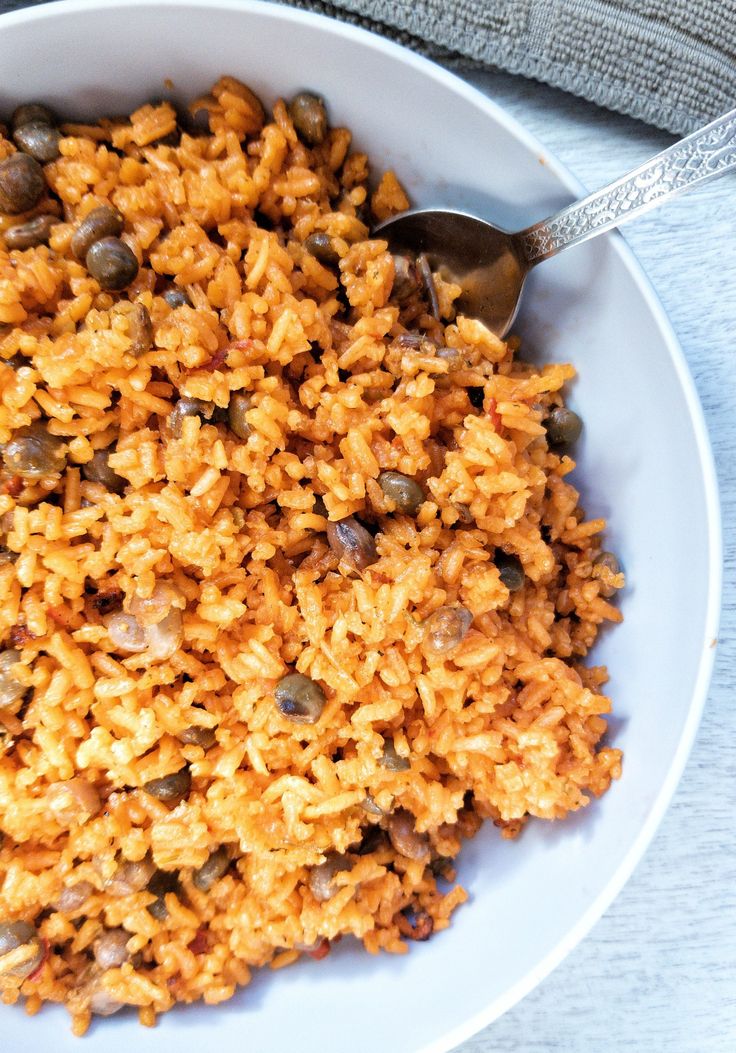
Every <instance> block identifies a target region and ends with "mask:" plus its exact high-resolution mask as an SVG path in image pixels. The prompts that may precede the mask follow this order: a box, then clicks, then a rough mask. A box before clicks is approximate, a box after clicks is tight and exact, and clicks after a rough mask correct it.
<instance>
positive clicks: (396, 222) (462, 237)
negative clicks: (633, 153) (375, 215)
mask: <svg viewBox="0 0 736 1053" xmlns="http://www.w3.org/2000/svg"><path fill="white" fill-rule="evenodd" d="M735 167H736V109H734V110H731V111H730V112H729V113H726V114H724V115H723V116H722V117H718V118H717V119H716V120H715V121H712V122H711V124H707V125H706V126H705V127H704V128H701V129H700V131H697V132H693V133H692V135H688V136H687V137H686V138H685V139H681V140H680V142H678V143H675V144H674V146H670V147H669V148H668V149H667V150H663V151H662V152H661V153H659V154H656V155H655V156H654V157H652V158H651V160H649V161H647V162H645V163H644V164H643V165H641V166H640V167H639V168H635V169H634V171H633V172H630V173H629V174H628V175H625V176H623V177H622V178H621V179H618V180H616V182H615V183H611V184H610V185H609V186H606V187H603V189H602V190H597V191H596V192H595V193H593V194H591V195H590V196H589V197H586V198H583V199H582V201H576V202H575V203H574V204H572V205H568V207H567V208H563V209H562V211H561V212H557V213H555V215H554V216H550V217H549V219H544V220H542V221H541V222H540V223H535V224H534V225H533V226H531V227H527V228H526V230H520V231H519V232H518V233H517V234H511V233H509V231H506V230H502V229H501V228H500V227H496V226H494V225H493V224H492V223H489V222H487V221H486V220H483V219H478V218H477V216H469V215H466V214H465V213H463V212H451V211H449V210H444V209H442V210H440V209H413V210H412V211H409V212H403V213H402V214H401V215H399V216H396V217H395V218H393V219H390V220H388V221H386V222H385V223H382V224H381V225H380V226H378V227H377V228H376V233H377V234H380V236H381V237H382V238H386V239H387V240H388V243H389V246H390V248H391V251H392V252H395V253H406V254H407V255H409V256H413V257H418V256H419V257H420V256H422V255H424V256H425V257H426V260H427V262H428V263H429V266H430V267H431V269H432V270H433V271H436V272H438V273H439V274H440V276H441V277H443V278H445V279H447V280H450V281H454V282H457V283H458V284H459V285H461V286H462V290H463V291H462V294H461V296H460V298H459V299H458V300H457V301H456V303H457V307H458V309H459V311H461V312H462V313H463V314H467V315H470V316H471V317H473V318H480V319H481V320H482V321H483V322H485V324H486V325H487V326H488V327H489V329H491V330H492V331H493V332H494V333H497V334H498V335H499V336H504V335H505V334H506V333H507V332H508V330H509V327H510V326H511V324H512V323H513V321H514V318H515V317H516V312H517V310H518V308H519V299H520V297H521V291H522V289H523V286H524V281H525V279H526V276H527V274H528V273H529V271H530V270H531V269H532V267H535V266H536V265H537V264H538V263H541V262H542V260H547V259H549V258H550V256H556V255H557V253H558V252H562V251H563V249H567V248H569V247H570V246H571V245H577V244H578V243H579V242H581V241H587V240H588V238H594V237H596V235H598V234H602V233H603V232H604V231H606V230H610V229H611V227H616V226H618V225H619V224H620V223H623V222H624V221H626V220H629V219H633V218H634V217H635V216H640V215H641V214H642V213H643V212H647V211H648V210H649V209H650V208H654V207H655V206H656V205H660V204H661V203H662V202H663V201H668V200H669V199H670V198H672V197H674V196H675V195H676V194H681V193H683V192H684V191H685V190H690V189H691V188H692V187H695V186H698V185H699V184H700V183H705V182H706V181H707V180H709V179H713V178H715V177H716V176H718V175H721V174H722V173H723V172H726V171H728V169H730V168H735ZM425 268H426V264H425Z"/></svg>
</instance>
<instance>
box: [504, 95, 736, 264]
mask: <svg viewBox="0 0 736 1053" xmlns="http://www.w3.org/2000/svg"><path fill="white" fill-rule="evenodd" d="M729 168H736V109H734V110H731V111H730V112H729V113H724V114H723V116H722V117H718V118H716V120H715V121H712V122H711V123H710V124H707V125H706V126H705V127H704V128H701V129H700V130H699V131H697V132H693V133H692V135H688V136H687V137H686V138H685V139H681V140H680V141H679V142H677V143H675V144H674V145H673V146H670V147H669V148H668V149H667V150H663V151H662V152H661V153H659V154H655V156H654V157H652V158H651V159H650V160H649V161H646V162H645V163H644V164H643V165H640V167H639V168H635V169H634V171H633V172H630V173H629V174H628V175H625V176H623V177H622V178H621V179H617V180H616V182H615V183H610V184H609V185H608V186H606V187H603V188H602V189H601V190H596V191H595V192H594V193H593V194H591V195H590V196H589V197H586V198H583V200H582V201H576V202H575V203H574V204H572V205H569V206H568V207H567V208H563V209H562V211H560V212H557V213H555V215H554V216H550V217H549V219H543V220H542V221H541V222H540V223H535V224H534V225H533V226H531V227H527V229H526V230H522V231H520V232H519V233H518V234H517V235H516V238H517V244H518V245H519V246H520V248H521V249H522V252H523V253H524V255H525V257H526V259H527V262H528V263H529V265H530V266H532V265H534V264H536V263H540V262H541V261H542V260H546V259H549V257H550V256H556V255H557V253H558V252H562V250H563V249H566V248H568V246H569V245H577V244H578V242H580V241H587V240H588V238H594V237H595V236H596V235H597V234H602V233H603V232H604V231H606V230H610V229H611V227H617V226H619V225H620V224H621V223H623V222H625V221H626V220H628V219H633V218H634V216H640V215H641V214H642V213H643V212H647V211H648V210H649V209H650V208H654V207H655V206H656V205H659V204H661V203H662V202H663V201H667V200H669V198H672V197H674V196H675V195H676V194H682V193H683V192H684V191H685V190H690V189H691V188H692V187H695V186H698V185H699V184H700V183H704V182H706V181H707V180H708V179H714V178H715V177H716V176H718V175H721V173H722V172H726V171H728V169H729Z"/></svg>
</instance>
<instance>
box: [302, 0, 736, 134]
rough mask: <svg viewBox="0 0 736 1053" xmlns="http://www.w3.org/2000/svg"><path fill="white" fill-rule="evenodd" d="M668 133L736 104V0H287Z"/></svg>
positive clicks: (690, 127)
mask: <svg viewBox="0 0 736 1053" xmlns="http://www.w3.org/2000/svg"><path fill="white" fill-rule="evenodd" d="M286 2H288V3H292V4H293V5H294V6H296V7H302V8H307V9H309V10H313V11H320V12H322V13H323V14H327V15H332V16H334V17H336V18H340V19H343V20H346V21H350V22H354V23H356V24H358V25H361V26H365V27H366V28H367V29H373V30H376V31H377V32H379V33H383V34H385V35H386V36H389V37H392V38H393V39H394V40H397V41H399V43H402V44H406V45H407V46H409V47H411V48H414V49H415V50H419V51H422V52H424V53H425V54H428V55H429V56H430V57H431V58H434V59H437V60H438V61H440V62H445V63H447V62H449V63H451V64H453V65H456V64H462V62H463V60H465V61H466V62H467V61H470V62H472V63H473V64H475V65H478V64H480V65H483V66H496V67H500V68H501V69H505V70H508V71H509V72H510V73H520V74H522V75H523V76H525V77H533V78H535V79H536V80H541V81H545V82H546V83H547V84H552V85H554V87H557V88H562V89H564V90H565V91H569V92H572V93H573V94H575V95H581V96H582V97H583V98H585V99H589V100H590V101H591V102H595V103H598V104H599V105H600V106H606V107H608V109H611V110H618V111H619V112H620V113H626V114H629V115H630V116H632V117H638V118H640V119H641V120H643V121H646V122H647V123H648V124H654V125H656V126H657V127H659V128H666V129H668V130H669V131H671V132H676V133H680V134H682V133H685V132H689V131H693V130H694V129H695V128H697V127H699V126H700V125H701V124H706V123H707V122H708V121H709V120H712V119H713V118H714V117H717V116H718V115H719V114H720V113H723V112H725V111H726V110H730V109H732V108H733V107H734V106H736V0H333V2H330V3H328V2H324V0H286Z"/></svg>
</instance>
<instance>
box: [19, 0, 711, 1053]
mask: <svg viewBox="0 0 736 1053" xmlns="http://www.w3.org/2000/svg"><path fill="white" fill-rule="evenodd" d="M155 6H156V7H160V8H171V9H172V10H179V11H181V9H182V8H192V9H195V8H196V9H200V10H201V9H208V8H211V9H218V10H222V11H228V12H231V13H232V14H233V15H239V14H241V15H242V14H247V13H253V14H260V15H269V16H270V17H273V18H278V19H282V20H283V21H285V22H290V23H292V24H294V23H296V24H305V25H312V26H314V25H316V26H317V27H319V28H321V29H322V31H323V32H325V33H328V34H330V35H332V36H336V37H342V38H344V39H349V40H354V41H357V42H358V43H362V44H364V45H366V46H368V47H371V48H373V49H375V50H378V51H381V52H383V53H384V54H385V55H386V56H387V57H389V58H391V59H393V60H395V61H398V62H400V63H402V64H405V65H409V66H411V67H413V68H415V69H416V70H417V71H418V72H419V73H422V74H423V75H425V76H427V77H430V78H431V79H432V80H434V81H435V82H436V83H438V84H439V85H440V86H441V87H444V88H446V89H447V90H448V91H449V92H451V93H454V94H456V95H460V96H462V97H463V98H464V99H465V100H466V101H467V102H469V103H471V104H472V105H473V106H475V107H476V108H478V109H480V110H481V111H482V112H484V113H485V115H486V116H488V117H489V118H490V119H491V120H492V121H495V122H496V123H497V124H499V125H501V126H502V127H503V128H504V129H505V130H506V131H508V132H509V133H510V134H511V135H513V136H514V137H515V138H516V139H517V140H519V141H520V142H521V143H522V144H523V145H524V146H526V147H527V148H528V149H529V150H530V151H533V152H534V154H535V155H536V156H537V157H538V158H539V160H540V162H541V163H542V164H544V165H545V166H546V167H547V168H548V169H549V171H550V172H552V173H553V174H554V176H555V178H556V179H557V180H558V182H559V184H560V185H561V186H562V187H563V188H564V189H566V190H567V191H569V193H570V194H571V196H573V197H581V196H583V195H584V194H585V193H587V190H586V188H585V187H584V186H583V184H582V183H581V182H580V181H579V180H578V179H577V178H576V177H575V176H574V175H573V174H572V172H571V171H570V170H569V169H568V168H567V167H566V166H565V165H564V164H562V162H560V161H559V160H558V159H557V157H556V156H555V155H554V154H553V153H552V152H551V151H550V150H549V149H548V148H547V147H546V146H544V144H543V143H542V142H540V141H539V140H538V139H537V137H536V136H535V135H533V134H532V133H531V132H529V131H528V130H527V129H526V128H525V127H524V125H523V124H522V123H521V122H520V121H518V120H517V119H516V118H515V117H513V116H511V114H509V113H507V112H506V111H505V110H504V109H503V108H502V107H501V106H500V105H499V104H498V103H497V102H495V101H494V100H493V98H491V97H490V96H488V95H486V94H485V93H484V92H482V91H481V90H480V89H479V88H476V87H474V86H473V85H471V84H469V83H467V82H466V81H465V80H463V79H462V78H461V77H460V76H458V75H457V74H455V73H452V72H451V71H449V70H447V69H445V68H444V67H443V66H441V65H439V64H438V63H436V62H433V61H432V60H431V59H429V58H426V57H425V56H423V55H420V54H418V53H417V52H414V51H412V50H410V49H409V48H407V47H405V46H404V45H402V44H398V43H396V42H395V41H393V40H390V39H388V38H386V37H383V36H380V35H379V34H377V33H374V32H372V31H370V30H368V29H364V28H362V27H360V26H356V25H353V24H352V23H350V22H343V21H341V20H339V19H336V18H332V17H329V16H327V15H323V14H317V13H316V12H312V11H305V10H302V9H300V8H294V7H290V6H286V5H284V4H281V3H274V2H271V0H54V2H52V3H45V4H42V5H40V6H34V7H30V8H20V9H19V10H16V11H8V12H0V33H2V31H3V30H4V29H6V28H9V27H10V26H14V25H19V24H22V23H28V22H44V21H51V22H53V20H54V19H57V18H63V17H65V16H66V15H68V14H73V13H77V12H84V11H91V10H94V11H102V10H105V9H110V10H113V9H125V8H132V9H135V8H146V9H147V10H150V9H151V8H153V7H155ZM602 237H605V238H607V239H609V242H610V244H611V246H612V247H613V249H614V251H615V252H616V253H617V255H618V256H619V257H620V259H621V262H622V263H623V265H624V267H625V268H626V270H627V271H628V272H629V275H630V276H631V278H632V279H633V282H634V284H635V285H636V287H637V289H638V290H639V292H640V294H641V296H642V297H643V300H644V302H645V305H646V307H647V308H648V309H649V311H650V312H651V314H652V317H653V320H654V323H655V325H656V327H657V329H658V330H659V331H660V333H661V334H662V338H663V340H664V343H665V346H666V349H667V352H668V354H669V358H670V360H671V362H672V365H673V367H674V372H675V376H676V377H677V380H678V383H679V385H680V388H681V390H682V393H683V396H684V399H685V403H686V405H687V409H688V414H689V417H690V420H691V422H692V426H693V433H694V438H695V447H696V451H697V456H698V462H699V467H700V471H701V476H702V479H703V485H704V492H705V518H706V526H707V541H708V590H707V601H706V607H705V617H704V620H703V626H702V630H701V631H702V641H701V648H700V659H699V661H698V666H697V673H696V676H695V683H694V689H693V693H692V697H691V701H690V707H689V709H688V712H687V716H686V719H685V723H684V725H683V728H682V732H681V735H680V739H679V741H678V743H677V747H676V749H675V752H674V755H673V757H672V761H671V763H670V767H669V770H668V773H667V776H666V778H665V779H664V781H663V783H662V785H661V786H660V788H659V792H658V793H657V796H656V798H655V800H654V803H653V805H652V807H651V809H650V811H649V814H648V815H647V816H646V818H645V820H644V822H643V823H642V825H641V829H640V830H639V833H638V835H637V837H636V838H635V840H634V841H633V843H632V845H631V847H630V849H629V850H628V852H626V854H625V855H624V856H623V858H622V859H621V860H620V862H619V863H618V865H617V866H616V868H615V870H614V872H613V874H612V875H611V877H610V878H609V880H608V882H607V883H606V885H605V886H604V888H603V889H602V890H601V892H600V893H599V894H598V896H596V898H595V899H594V900H593V902H592V903H591V904H590V906H589V907H588V908H587V910H585V911H584V912H583V914H582V915H581V916H580V917H579V919H578V921H577V922H576V923H575V924H574V925H573V926H571V928H570V929H569V930H568V932H567V933H566V935H565V936H564V937H563V938H562V939H560V940H559V941H558V943H557V944H556V945H555V946H554V947H553V948H552V949H551V950H550V951H549V952H548V953H547V954H546V955H545V956H544V957H543V958H542V959H541V960H540V961H539V962H538V963H537V964H536V965H535V966H534V967H533V968H532V969H530V970H529V971H528V972H527V973H526V974H525V976H523V977H522V978H521V979H520V980H518V981H517V982H516V983H515V984H513V985H512V986H511V987H510V988H508V990H507V991H505V992H504V994H502V995H499V996H498V997H496V998H494V999H493V1000H492V1001H491V1002H490V1003H489V1005H488V1006H486V1007H485V1009H483V1010H482V1011H481V1012H479V1013H475V1014H473V1015H472V1016H471V1017H469V1018H468V1019H466V1020H464V1021H463V1022H462V1023H461V1024H458V1025H456V1026H455V1027H453V1028H450V1029H449V1030H447V1031H445V1032H443V1034H441V1035H439V1036H438V1037H437V1038H436V1039H434V1040H433V1041H431V1042H430V1043H428V1044H425V1045H424V1046H423V1047H422V1048H421V1049H419V1050H417V1053H448V1051H450V1050H452V1049H453V1048H454V1047H455V1046H457V1045H459V1044H460V1043H461V1042H463V1041H465V1040H466V1039H468V1038H471V1037H472V1036H473V1035H475V1034H477V1033H478V1032H479V1031H480V1030H482V1029H483V1028H484V1027H487V1026H488V1025H489V1024H491V1023H492V1022H493V1021H494V1020H496V1019H498V1018H499V1017H500V1016H502V1015H503V1014H504V1013H505V1012H506V1011H507V1010H509V1009H510V1008H511V1007H512V1006H514V1005H515V1004H516V1003H517V1002H519V1001H521V999H522V998H524V997H525V996H526V995H527V994H529V992H530V991H531V990H533V989H534V988H535V987H536V986H537V985H538V984H539V983H541V982H542V980H544V979H545V978H546V977H547V976H548V975H549V974H550V973H551V972H552V971H553V969H555V968H556V967H557V966H558V965H559V964H560V963H561V962H562V960H563V959H564V958H565V957H567V955H568V954H569V953H570V952H571V951H572V950H573V948H574V947H575V946H576V945H577V944H578V943H580V941H581V940H582V939H583V938H584V937H585V936H587V934H588V933H589V932H590V930H591V929H592V928H593V926H594V925H595V923H596V922H597V921H598V920H599V918H600V917H601V916H602V915H603V913H604V912H605V911H606V910H607V909H608V907H609V906H610V905H611V903H612V902H613V900H614V899H615V898H616V897H617V896H618V894H619V893H620V891H621V889H622V888H623V886H624V885H625V884H626V882H627V881H628V879H629V878H630V877H631V874H632V873H633V871H634V869H635V867H636V866H637V865H638V863H639V861H640V860H641V858H642V856H643V855H644V853H645V851H646V849H647V848H648V846H649V844H650V843H651V841H652V839H653V837H654V835H655V833H656V831H657V829H658V827H659V825H660V823H661V821H662V819H663V817H664V815H665V812H666V811H667V808H668V807H669V804H670V802H671V800H672V797H673V795H674V792H675V790H676V788H677V785H678V783H679V781H680V778H681V776H682V773H683V771H684V768H685V765H686V763H687V760H688V757H689V755H690V751H691V749H692V746H693V743H694V741H695V736H696V733H697V730H698V727H699V724H700V720H701V717H702V714H703V710H704V707H705V702H706V699H707V696H708V690H709V687H710V681H711V676H712V672H713V665H714V660H715V655H716V649H717V648H716V644H717V638H718V629H719V622H720V611H721V594H722V582H723V540H722V529H721V506H720V495H719V487H718V478H717V474H716V469H715V462H714V458H713V450H712V446H711V442H710V437H709V433H708V428H707V424H706V421H705V415H704V412H703V407H702V404H701V402H700V398H699V396H698V394H697V390H696V387H695V382H694V380H693V376H692V374H691V372H690V368H689V366H688V363H687V359H686V357H685V354H684V351H683V350H682V347H681V345H680V343H679V340H678V338H677V336H676V334H675V331H674V329H673V327H672V324H671V322H670V321H669V318H668V317H667V315H666V313H665V310H664V307H663V306H662V303H661V301H660V299H659V297H658V296H657V293H656V292H655V290H654V288H653V286H652V284H651V282H650V280H649V278H648V276H647V274H646V272H645V271H644V269H643V267H642V265H641V264H640V263H639V261H638V259H637V258H636V256H635V255H634V252H633V251H632V249H631V248H630V247H629V245H628V244H627V243H626V241H625V240H624V238H623V237H622V235H621V234H620V233H619V232H618V230H613V231H611V232H609V233H607V234H604V235H602Z"/></svg>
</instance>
